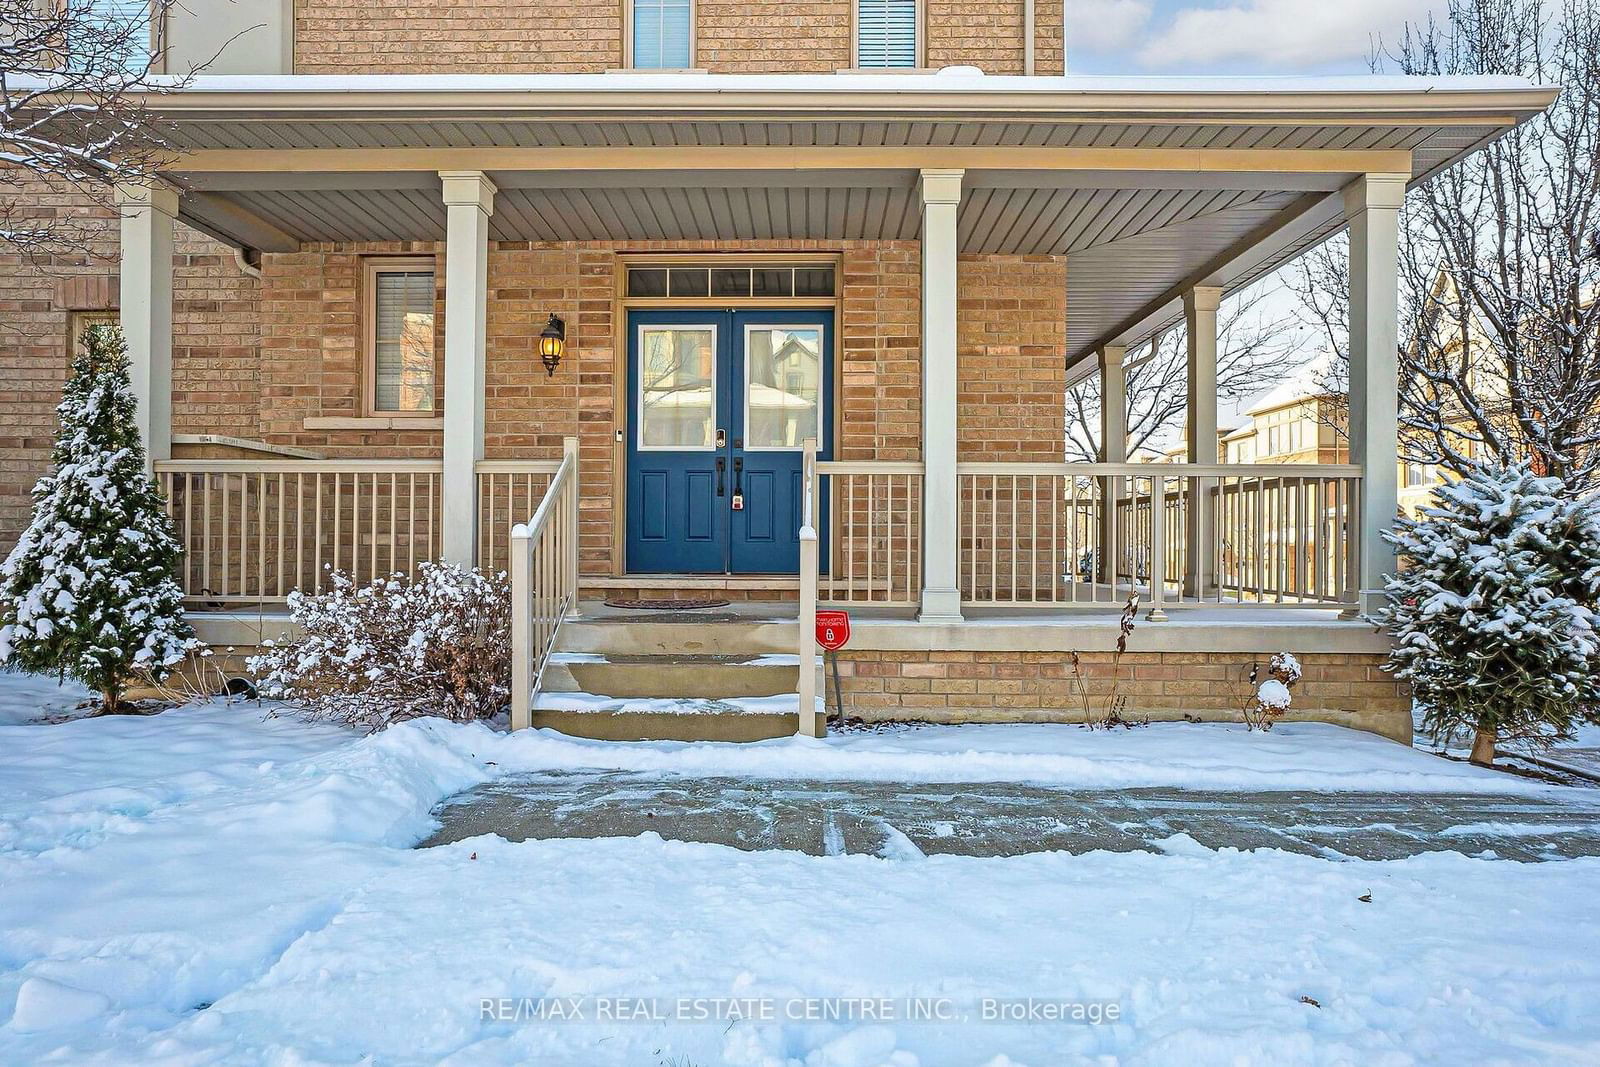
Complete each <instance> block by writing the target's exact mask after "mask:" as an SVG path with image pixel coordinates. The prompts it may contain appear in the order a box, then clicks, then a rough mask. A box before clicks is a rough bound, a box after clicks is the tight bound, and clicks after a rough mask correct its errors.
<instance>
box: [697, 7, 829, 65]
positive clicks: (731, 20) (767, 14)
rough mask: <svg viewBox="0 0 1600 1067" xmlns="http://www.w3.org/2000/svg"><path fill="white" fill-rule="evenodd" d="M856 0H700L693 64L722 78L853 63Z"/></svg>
mask: <svg viewBox="0 0 1600 1067" xmlns="http://www.w3.org/2000/svg"><path fill="white" fill-rule="evenodd" d="M852 18H853V13H852V0H812V2H810V3H796V2H795V0H753V2H741V0H699V12H698V18H697V20H696V25H695V30H696V32H697V33H698V35H699V37H698V39H697V41H696V43H695V51H696V55H695V64H696V66H700V67H704V68H705V69H706V70H710V71H715V72H717V73H721V74H760V73H766V72H772V71H782V72H785V73H801V72H809V73H821V74H832V73H833V72H834V71H836V70H843V69H845V68H847V67H850V66H852V65H853V61H852V59H851V56H850V34H851V26H850V23H851V19H852Z"/></svg>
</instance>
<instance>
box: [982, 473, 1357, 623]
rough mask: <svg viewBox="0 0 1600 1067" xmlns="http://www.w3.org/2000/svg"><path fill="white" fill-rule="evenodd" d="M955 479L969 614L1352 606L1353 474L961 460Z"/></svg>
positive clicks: (1354, 558)
mask: <svg viewBox="0 0 1600 1067" xmlns="http://www.w3.org/2000/svg"><path fill="white" fill-rule="evenodd" d="M958 475H959V478H960V487H961V495H960V508H961V515H960V523H961V538H960V546H961V547H960V552H961V555H960V561H959V579H960V585H961V594H962V601H963V603H965V604H968V605H972V606H1008V607H1014V606H1021V607H1028V606H1040V607H1074V606H1084V607H1102V608H1103V607H1108V606H1113V605H1116V604H1120V603H1122V602H1124V601H1125V600H1126V599H1127V596H1128V594H1129V593H1130V592H1137V593H1138V594H1139V595H1140V596H1141V598H1142V599H1144V600H1147V601H1148V602H1149V603H1150V606H1151V608H1152V610H1154V611H1157V612H1159V611H1161V610H1162V609H1164V608H1166V607H1173V606H1180V605H1199V604H1206V605H1214V606H1221V605H1268V604H1271V605H1300V606H1304V605H1310V604H1317V605H1328V606H1338V607H1347V606H1350V605H1351V604H1353V603H1354V601H1355V591H1354V581H1355V574H1356V565H1357V564H1356V561H1357V559H1358V550H1359V545H1358V542H1359V531H1360V503H1361V470H1360V468H1359V467H1355V466H1348V465H1310V464H1304V465H1302V464H1249V465H1199V464H1196V465H1187V464H1105V463H1086V464H1080V463H1070V464H1069V463H963V464H960V465H959V467H958ZM1156 516H1160V521H1157V520H1156ZM1197 544H1198V545H1200V546H1202V547H1201V548H1199V549H1197V548H1196V547H1195V546H1196V545H1197ZM1197 553H1199V554H1197Z"/></svg>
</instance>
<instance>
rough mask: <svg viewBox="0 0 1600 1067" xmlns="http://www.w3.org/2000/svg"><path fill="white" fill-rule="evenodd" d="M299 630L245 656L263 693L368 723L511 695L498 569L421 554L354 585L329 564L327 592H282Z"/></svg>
mask: <svg viewBox="0 0 1600 1067" xmlns="http://www.w3.org/2000/svg"><path fill="white" fill-rule="evenodd" d="M289 614H290V616H291V618H293V620H294V621H295V622H296V623H298V624H299V626H300V629H301V632H302V635H303V636H302V637H301V638H300V640H298V641H294V642H283V643H280V642H270V643H268V645H267V646H266V651H264V652H262V653H261V654H259V655H256V656H252V657H250V660H249V666H250V669H251V670H252V671H254V672H256V673H257V674H259V675H260V677H261V679H262V680H261V685H260V687H259V690H260V693H261V695H262V696H263V697H268V698H271V699H275V700H284V701H287V702H289V703H292V704H295V705H297V706H299V707H300V708H302V709H303V710H304V711H305V712H306V713H307V714H308V715H309V716H310V717H312V718H316V719H327V720H331V721H335V722H340V723H344V724H346V725H350V726H359V727H363V728H365V729H367V730H374V731H376V730H381V729H382V728H384V727H385V726H389V725H390V724H392V723H396V722H402V721H404V720H406V719H416V718H421V717H423V716H426V715H437V716H439V717H440V718H445V719H450V720H452V721H454V722H470V721H472V720H474V719H485V718H489V717H490V716H493V715H495V714H497V713H499V712H500V711H501V710H502V709H503V708H504V707H505V705H506V703H507V701H508V700H509V699H510V693H511V591H510V585H509V583H508V582H507V581H506V577H505V575H504V574H497V575H492V576H491V575H486V574H482V573H480V572H479V571H478V570H477V569H473V570H466V569H464V568H462V567H459V566H457V565H455V564H452V563H444V562H439V563H432V562H425V563H423V564H422V565H421V567H420V568H419V569H418V572H417V574H416V576H415V577H410V576H407V575H404V574H394V575H392V576H390V577H388V578H378V579H374V580H373V581H372V582H371V583H370V584H368V585H361V586H358V585H356V584H355V583H354V582H353V581H352V580H351V579H350V577H349V576H348V575H345V574H342V573H338V572H331V573H330V588H329V590H328V591H327V592H325V593H319V594H312V595H308V594H305V593H300V592H295V593H292V594H290V596H289Z"/></svg>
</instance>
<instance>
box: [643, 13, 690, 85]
mask: <svg viewBox="0 0 1600 1067" xmlns="http://www.w3.org/2000/svg"><path fill="white" fill-rule="evenodd" d="M629 10H630V11H631V13H632V19H633V25H632V27H631V29H630V32H631V33H632V35H633V38H632V48H633V66H634V67H635V68H636V69H639V70H686V69H688V68H689V67H692V66H694V55H693V53H694V0H632V2H631V3H630V4H629Z"/></svg>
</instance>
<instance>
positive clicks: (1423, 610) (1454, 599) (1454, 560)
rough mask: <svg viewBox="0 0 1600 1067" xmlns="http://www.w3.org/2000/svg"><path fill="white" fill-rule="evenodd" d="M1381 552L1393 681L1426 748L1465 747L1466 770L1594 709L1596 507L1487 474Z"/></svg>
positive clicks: (1540, 739) (1487, 470) (1428, 510)
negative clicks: (1467, 739)
mask: <svg viewBox="0 0 1600 1067" xmlns="http://www.w3.org/2000/svg"><path fill="white" fill-rule="evenodd" d="M1389 540H1390V541H1391V542H1393V543H1394V545H1395V546H1396V547H1397V548H1398V549H1399V555H1400V573H1399V574H1397V575H1395V576H1394V577H1393V578H1391V579H1390V580H1389V583H1388V588H1387V594H1388V601H1389V603H1388V606H1387V607H1386V608H1385V609H1384V610H1383V612H1381V613H1380V621H1381V622H1382V623H1383V625H1385V626H1387V627H1388V629H1389V631H1390V632H1391V633H1392V634H1393V635H1394V637H1395V640H1396V647H1395V649H1394V651H1393V653H1392V654H1391V655H1390V657H1389V662H1388V667H1389V669H1390V670H1392V671H1393V672H1394V673H1395V674H1396V676H1398V677H1399V678H1402V679H1404V680H1405V681H1407V682H1409V683H1411V689H1412V692H1413V693H1414V694H1415V696H1416V700H1417V702H1418V704H1419V705H1420V706H1421V707H1422V709H1423V712H1424V715H1425V718H1424V721H1423V725H1424V727H1425V728H1426V729H1427V730H1428V731H1429V732H1430V733H1432V735H1433V736H1434V738H1435V739H1446V738H1448V737H1450V736H1451V735H1452V734H1454V733H1456V732H1457V731H1459V730H1463V729H1465V730H1470V731H1472V732H1473V734H1474V743H1473V748H1472V759H1473V762H1476V763H1491V762H1493V760H1494V752H1495V744H1496V742H1497V741H1498V740H1505V739H1520V740H1526V741H1532V742H1534V743H1538V744H1544V743H1549V742H1552V741H1556V740H1559V739H1561V738H1564V737H1566V736H1569V735H1570V733H1571V729H1572V726H1573V725H1574V723H1575V722H1578V721H1581V720H1582V719H1585V718H1588V717H1591V716H1593V714H1594V713H1595V710H1596V702H1597V701H1600V672H1597V670H1596V667H1597V663H1596V654H1597V653H1600V622H1597V618H1596V605H1597V601H1600V502H1597V498H1596V497H1595V496H1594V495H1592V494H1591V495H1586V496H1577V495H1574V494H1573V493H1572V492H1571V491H1570V490H1567V489H1566V488H1564V487H1563V486H1562V484H1561V482H1560V481H1558V480H1557V479H1555V478H1541V477H1539V476H1537V475H1535V474H1534V473H1533V472H1532V470H1530V469H1529V467H1528V465H1527V464H1519V465H1516V466H1512V467H1497V466H1487V465H1486V466H1482V467H1479V468H1477V469H1474V470H1471V471H1469V472H1467V473H1466V474H1465V475H1464V476H1463V477H1462V478H1461V479H1460V480H1459V481H1456V482H1452V483H1450V484H1447V485H1444V486H1441V487H1439V489H1437V490H1436V491H1435V494H1434V503H1433V504H1432V505H1431V506H1428V507H1425V508H1424V509H1423V510H1422V514H1421V517H1419V518H1417V519H1414V520H1412V519H1401V520H1400V521H1399V523H1398V524H1397V525H1396V528H1395V532H1394V533H1393V534H1392V535H1389Z"/></svg>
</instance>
